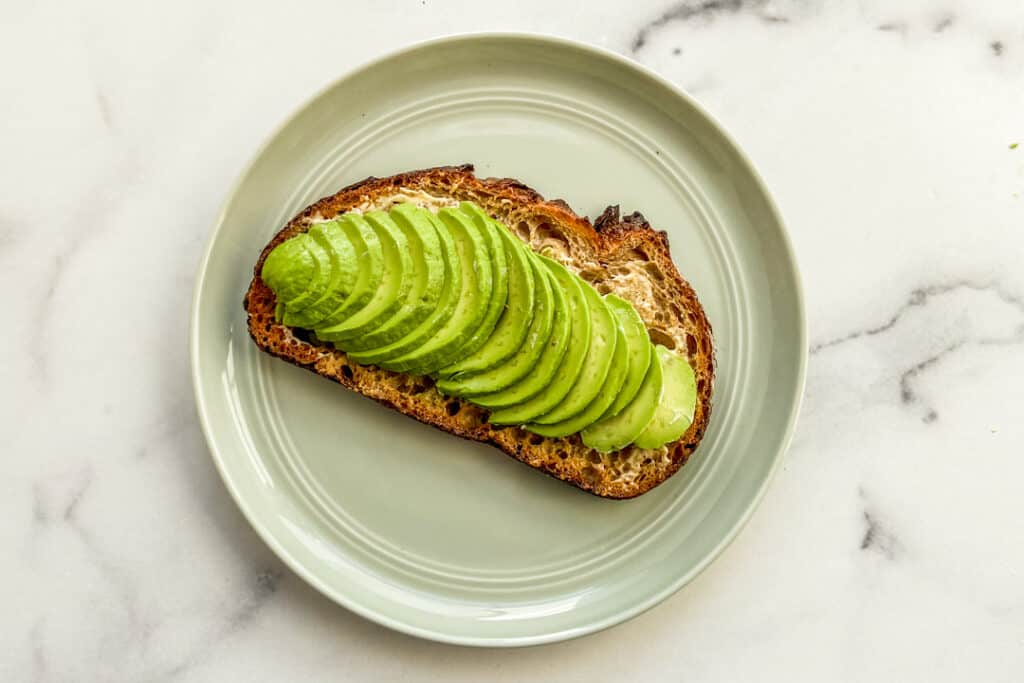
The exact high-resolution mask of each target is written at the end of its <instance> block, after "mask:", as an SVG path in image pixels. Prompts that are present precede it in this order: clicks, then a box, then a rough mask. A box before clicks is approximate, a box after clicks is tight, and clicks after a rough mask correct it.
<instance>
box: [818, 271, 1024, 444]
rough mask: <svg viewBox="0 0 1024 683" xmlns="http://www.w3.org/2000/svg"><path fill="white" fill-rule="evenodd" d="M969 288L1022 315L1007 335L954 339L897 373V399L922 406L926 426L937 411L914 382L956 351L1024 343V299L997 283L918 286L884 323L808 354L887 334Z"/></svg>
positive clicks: (965, 282)
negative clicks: (910, 317)
mask: <svg viewBox="0 0 1024 683" xmlns="http://www.w3.org/2000/svg"><path fill="white" fill-rule="evenodd" d="M963 289H968V290H972V291H976V292H987V293H990V294H992V295H993V296H995V297H997V298H998V299H999V300H1000V301H1002V302H1003V303H1006V304H1008V305H1010V306H1011V307H1012V308H1013V309H1015V310H1016V311H1017V312H1018V313H1019V314H1020V316H1021V322H1020V323H1018V325H1017V327H1016V329H1015V331H1014V332H1013V333H1011V334H1009V335H996V336H984V335H969V334H968V335H965V336H964V337H962V338H960V339H956V340H955V341H952V342H950V343H948V344H947V345H946V346H944V347H943V348H941V349H940V350H939V351H937V352H933V353H931V354H930V355H928V357H926V358H924V359H922V360H920V361H917V362H915V363H913V364H911V365H910V366H909V367H906V368H905V369H903V370H901V371H900V373H899V399H900V403H901V404H903V405H905V406H911V405H922V406H923V407H924V412H923V413H922V414H921V421H922V422H923V423H925V424H928V425H930V424H934V423H935V422H937V421H938V419H939V413H938V411H937V410H936V409H935V408H934V407H932V406H930V405H927V403H926V402H925V401H923V400H922V398H921V396H920V395H919V394H918V392H917V390H916V389H915V387H914V385H915V383H916V381H917V380H918V379H919V378H920V377H921V375H922V374H924V373H925V372H926V371H927V370H929V369H931V368H933V367H935V366H937V365H938V364H939V363H940V362H941V361H942V360H943V359H945V358H946V357H948V356H950V355H952V354H954V353H957V352H959V351H960V350H961V349H963V348H965V347H967V346H968V345H976V346H991V345H1000V346H1006V345H1012V344H1022V343H1024V299H1021V298H1020V297H1018V296H1016V295H1015V294H1013V293H1011V292H1009V291H1008V290H1006V289H1004V288H1003V287H1002V286H1001V285H1000V283H998V282H989V283H985V284H977V283H973V282H970V281H966V280H960V281H956V282H951V283H947V284H941V285H932V286H927V287H920V288H917V289H915V290H913V291H912V292H911V293H910V296H909V297H908V298H907V300H906V301H905V302H904V303H903V304H901V305H900V306H899V308H897V309H896V312H895V313H893V314H892V315H891V316H890V317H889V318H888V319H887V320H885V321H884V322H882V323H880V324H878V325H874V326H871V327H866V328H862V329H859V330H854V331H852V332H848V333H846V334H844V335H842V336H839V337H835V338H833V339H829V340H827V341H824V342H819V343H817V344H814V345H812V346H811V349H810V353H811V355H812V356H813V355H817V354H820V353H821V352H823V351H825V350H827V349H831V348H835V347H837V346H841V345H843V344H847V343H849V342H852V341H856V340H859V339H865V338H869V337H874V336H878V335H882V334H885V333H888V332H890V331H891V330H893V329H895V328H896V327H897V326H899V325H900V324H901V323H902V321H904V320H905V319H906V316H907V314H908V313H909V312H910V311H912V310H914V309H919V308H922V307H924V306H928V305H932V302H934V301H936V298H937V297H940V296H942V295H944V294H949V293H951V292H955V291H957V290H963Z"/></svg>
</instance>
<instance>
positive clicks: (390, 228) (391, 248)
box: [316, 211, 414, 349]
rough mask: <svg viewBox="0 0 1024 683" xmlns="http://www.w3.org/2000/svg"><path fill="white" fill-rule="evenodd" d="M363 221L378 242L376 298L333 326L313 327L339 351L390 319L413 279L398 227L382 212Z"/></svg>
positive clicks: (372, 214) (406, 247) (373, 212)
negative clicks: (348, 341) (379, 258)
mask: <svg viewBox="0 0 1024 683" xmlns="http://www.w3.org/2000/svg"><path fill="white" fill-rule="evenodd" d="M363 219H364V220H365V221H366V222H367V223H368V224H369V225H370V228H371V229H372V230H373V231H374V233H376V235H377V239H378V240H379V241H380V244H381V254H382V257H383V264H384V270H383V273H382V275H381V283H380V287H379V288H378V289H377V293H376V295H375V296H374V297H373V299H371V300H370V302H369V303H368V304H366V306H365V307H364V308H363V309H362V310H360V311H358V312H356V313H353V314H352V316H351V317H349V318H348V319H347V320H345V321H343V322H340V323H338V324H336V325H332V326H330V327H327V326H318V327H317V328H316V336H317V337H319V338H320V339H322V340H324V341H329V342H333V343H334V345H335V346H337V347H338V348H341V349H344V348H345V340H346V339H351V338H353V337H358V336H360V335H363V334H366V333H367V332H369V331H372V330H375V329H377V328H378V327H380V326H381V324H382V323H383V322H384V321H386V320H388V319H389V318H391V316H393V315H394V314H395V313H396V312H397V311H398V310H399V309H400V308H401V307H402V304H404V303H405V299H406V296H407V295H408V293H409V289H410V288H411V287H412V281H413V277H414V274H413V267H412V256H411V255H410V253H409V246H408V242H407V240H406V238H405V233H404V232H402V230H401V228H399V227H398V226H397V225H396V224H395V222H394V221H393V220H391V218H390V217H389V216H388V215H387V214H386V213H384V212H383V211H371V212H369V213H367V214H365V215H363Z"/></svg>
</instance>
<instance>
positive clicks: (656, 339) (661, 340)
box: [647, 327, 676, 351]
mask: <svg viewBox="0 0 1024 683" xmlns="http://www.w3.org/2000/svg"><path fill="white" fill-rule="evenodd" d="M647 333H648V334H649V335H650V337H651V342H652V343H654V344H661V345H662V346H664V347H665V348H666V349H668V350H669V351H671V350H673V349H675V348H676V340H675V339H673V338H672V337H671V336H670V335H668V334H667V333H666V332H664V331H663V330H659V329H658V328H656V327H653V328H651V329H650V330H648V331H647Z"/></svg>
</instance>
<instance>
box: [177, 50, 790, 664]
mask: <svg viewBox="0 0 1024 683" xmlns="http://www.w3.org/2000/svg"><path fill="white" fill-rule="evenodd" d="M463 162H470V163H473V164H475V165H476V170H477V174H478V175H481V176H508V177H513V178H518V179H520V180H522V181H523V182H525V183H527V184H528V185H530V186H532V187H534V188H536V189H537V190H539V191H540V192H541V193H542V194H544V195H545V196H547V197H549V198H554V197H561V198H564V199H565V200H566V201H567V202H568V203H569V204H570V205H571V206H572V207H573V209H575V210H576V211H577V213H580V214H585V215H589V216H592V217H595V216H597V215H598V214H600V213H601V211H602V210H603V209H604V208H605V206H606V205H608V204H619V205H621V206H622V208H623V210H624V211H627V212H628V211H632V210H634V209H639V210H642V212H643V213H644V215H645V216H646V217H647V218H648V219H649V220H650V222H651V223H652V224H653V225H654V226H656V227H657V228H659V229H662V230H666V231H667V232H668V235H669V239H670V241H671V246H672V253H673V256H674V257H675V260H676V263H677V264H678V265H679V269H680V271H681V272H682V273H683V275H684V276H685V277H686V278H687V279H689V280H690V282H691V283H692V284H693V285H694V287H695V289H696V290H697V292H698V294H699V296H700V298H701V300H702V301H703V303H704V306H705V308H706V309H707V314H708V317H709V318H710V320H711V323H712V325H713V327H714V330H715V340H716V348H717V357H718V374H717V379H716V386H715V393H714V410H713V411H712V416H711V424H710V427H709V429H708V432H707V436H706V437H705V439H704V442H703V443H702V444H701V446H700V448H699V449H698V450H697V452H696V454H695V455H694V457H693V458H692V459H691V461H690V462H689V463H688V464H687V465H686V466H685V467H684V468H683V470H682V471H681V472H680V473H678V474H677V475H676V476H674V477H673V478H671V479H670V480H669V481H667V482H666V483H665V484H663V485H661V486H660V487H658V488H656V489H654V490H653V491H651V492H650V493H648V494H646V495H643V496H641V497H639V498H636V499H634V500H630V501H612V500H605V499H601V498H596V497H594V496H591V495H588V494H586V493H583V492H581V491H579V490H577V489H575V488H573V487H571V486H568V485H566V484H563V483H561V482H559V481H556V480H554V479H551V478H549V477H547V476H546V475H544V474H541V473H540V472H537V471H535V470H532V469H530V468H529V467H526V466H525V465H522V464H520V463H518V462H516V461H515V460H513V459H511V458H508V457H506V456H505V455H503V454H502V453H501V452H499V451H498V450H496V449H494V448H491V447H488V446H484V445H481V444H476V443H470V442H467V441H462V440H460V439H457V438H455V437H452V436H449V435H447V434H444V433H442V432H440V431H437V430H435V429H432V428H430V427H427V426H424V425H422V424H419V423H418V422H416V421H414V420H411V419H409V418H406V417H403V416H402V415H399V414H398V413H395V412H392V411H390V410H387V409H385V408H383V407H381V406H378V405H377V404H375V403H373V402H372V401H369V400H367V399H364V398H362V397H360V396H357V395H355V394H354V393H351V392H348V391H346V390H344V389H342V388H341V387H339V386H338V385H337V384H335V383H333V382H329V381H326V380H324V379H321V378H319V377H316V376H315V375H313V374H311V373H309V372H307V371H304V370H301V369H298V368H296V367H293V366H291V365H289V364H287V363H285V362H282V361H279V360H275V359H273V358H271V357H270V356H267V355H265V354H263V353H261V352H259V351H257V349H256V347H255V346H254V345H253V344H252V342H251V341H250V340H249V337H248V335H247V333H246V325H245V316H244V314H243V311H242V305H241V302H242V295H243V293H244V292H245V289H246V286H247V285H248V282H249V279H250V277H251V274H252V265H253V263H254V262H255V260H256V257H257V255H258V254H259V252H260V249H261V248H262V247H263V245H264V244H265V243H266V242H267V240H268V239H269V238H270V236H271V235H272V234H273V233H274V232H276V231H277V230H278V229H279V228H280V226H281V225H283V224H284V223H285V222H286V220H287V219H288V218H290V217H291V216H292V215H294V214H296V213H298V212H299V211H300V210H301V209H302V208H303V207H305V206H306V205H307V204H309V203H311V202H313V201H314V200H316V199H318V198H319V197H322V196H324V195H329V194H332V193H334V192H335V191H336V190H338V189H339V188H341V187H342V186H344V185H348V184H350V183H352V182H355V181H357V180H360V179H362V178H365V177H367V176H370V175H376V176H387V175H391V174H393V173H396V172H399V171H405V170H410V169H417V168H423V167H428V166H437V165H442V164H458V163H463ZM806 353H807V348H806V338H805V329H804V319H803V308H802V303H801V295H800V288H799V282H798V277H797V272H796V267H795V264H794V260H793V254H792V251H791V249H790V246H789V243H788V241H787V238H786V234H785V232H784V230H783V226H782V224H781V221H780V219H779V216H778V213H777V212H776V210H775V208H774V206H773V204H772V201H771V199H770V198H769V196H768V193H767V191H766V189H765V187H764V185H763V184H762V182H761V180H760V179H759V178H758V176H757V174H756V172H755V171H754V170H753V169H752V167H751V165H750V162H749V161H748V160H747V159H746V158H745V157H744V156H743V154H742V153H741V152H740V150H739V149H738V147H737V145H736V144H735V143H734V142H733V141H732V139H731V138H730V137H729V136H728V135H727V134H726V133H724V132H723V130H722V128H721V126H719V125H718V124H717V123H716V122H715V121H714V120H713V119H712V118H711V117H710V116H709V115H708V114H707V113H705V112H704V111H703V110H702V109H701V108H700V107H699V106H698V105H697V104H696V103H694V102H693V100H691V99H690V98H689V97H688V96H686V95H685V94H683V93H682V92H680V91H679V90H677V89H675V88H674V87H673V86H672V85H670V84H669V83H667V82H666V81H664V80H662V79H661V78H659V77H658V76H656V75H654V74H653V73H651V72H649V71H646V70H644V69H643V68H642V67H639V66H637V65H636V64H633V63H632V62H629V61H627V60H626V59H623V58H621V57H618V56H616V55H614V54H612V53H609V52H605V51H602V50H598V49H596V48H592V47H587V46H584V45H579V44H575V43H570V42H567V41H564V40H560V39H553V38H546V37H539V36H528V35H493V34H488V35H469V36H460V37H454V38H447V39H443V40H438V41H433V42H430V43H425V44H421V45H417V46H414V47H411V48H408V49H405V50H403V51H401V52H398V53H395V54H392V55H390V56H388V57H385V58H383V59H381V60H379V61H376V62H374V63H372V64H370V65H369V66H365V67H363V68H360V69H359V70H357V71H355V72H354V73H351V74H349V75H348V76H345V77H344V78H342V79H341V80H339V81H337V82H336V83H334V84H333V85H331V86H330V87H328V88H327V89H326V90H324V91H323V92H322V93H320V94H319V95H318V96H316V97H315V98H314V99H313V100H312V101H310V102H309V103H307V104H306V105H305V106H303V107H302V108H301V109H300V110H299V111H298V112H297V113H296V114H295V115H294V116H292V118H291V119H289V120H288V121H287V122H286V123H285V124H284V125H283V126H282V127H281V128H280V129H279V130H278V131H277V132H276V133H274V135H273V136H272V137H271V139H270V140H269V141H268V142H267V143H266V144H265V145H264V147H263V148H262V149H261V150H260V151H259V152H258V153H257V154H256V157H255V159H254V160H253V161H252V163H251V164H250V166H249V167H248V169H247V170H246V171H245V172H244V173H243V175H242V177H241V179H240V180H239V181H238V184H237V186H236V187H235V189H234V191H233V192H232V194H231V196H230V197H229V198H228V200H227V203H226V204H225V206H224V209H223V212H222V213H221V215H220V217H219V219H218V220H217V224H216V226H215V227H214V230H213V235H212V237H211V238H210V244H209V247H208V250H207V252H206V255H205V258H204V259H203V262H202V264H201V267H200V270H199V276H198V281H197V283H196V293H195V304H194V310H193V317H192V336H191V354H192V364H193V375H194V381H195V391H196V401H197V403H198V408H199V414H200V419H201V420H202V423H203V428H204V430H205V432H206V437H207V440H208V442H209V445H210V451H211V453H212V454H213V457H214V460H215V461H216V463H217V467H218V468H219V469H220V472H221V475H222V476H223V477H224V481H225V483H226V484H227V487H228V489H229V490H230V491H231V494H232V495H233V496H234V497H235V500H236V501H237V502H238V505H239V507H241V509H242V511H243V512H244V513H245V515H246V516H247V517H248V519H249V521H250V522H251V523H252V525H253V526H254V527H255V528H256V530H257V531H258V532H259V534H260V535H261V536H262V537H263V539H264V540H265V541H266V542H267V543H268V544H269V545H270V546H271V547H272V548H273V549H274V551H275V552H277V554H278V555H279V556H280V557H281V558H282V559H283V560H284V561H285V562H286V563H287V564H288V565H289V566H290V567H291V568H292V569H293V570H294V571H295V572H296V573H298V574H299V575H301V576H302V577H303V578H304V579H305V580H307V581H309V583H311V584H312V585H314V586H315V587H316V588H318V589H319V590H320V591H322V592H323V593H324V594H325V595H327V596H329V597H330V598H332V599H333V600H335V601H337V602H338V603H340V604H342V605H344V606H345V607H347V608H349V609H351V610H353V611H355V612H357V613H359V614H361V615H363V616H365V617H368V618H370V619H373V620H374V621H377V622H379V623H381V624H385V625H387V626H390V627H393V628H396V629H398V630H401V631H404V632H406V633H410V634H414V635H417V636H422V637H425V638H431V639H435V640H440V641H446V642H452V643H461V644H468V645H488V646H511V645H527V644H535V643H543V642H550V641H556V640H561V639H565V638H571V637H574V636H579V635H582V634H585V633H589V632H592V631H596V630H598V629H601V628H605V627H607V626H610V625H612V624H615V623H618V622H621V621H623V620H625V619H627V618H629V617H631V616H634V615H636V614H638V613H640V612H642V611H643V610H645V609H647V608H649V607H651V606H652V605H654V604H656V603H657V602H658V601H660V600H662V599H664V598H665V597H667V596H668V595H671V594H672V593H673V592H674V591H676V590H677V589H679V588H680V587H681V586H683V585H684V584H685V583H687V582H688V581H690V580H691V579H692V578H693V577H694V576H695V575H696V574H697V573H698V572H699V571H700V570H701V569H702V568H704V567H705V566H707V565H708V563H709V562H711V561H712V560H713V559H714V558H715V556H717V555H718V554H719V553H720V552H721V551H722V549H723V548H724V547H725V546H726V544H727V543H728V542H729V541H730V540H731V539H732V538H733V537H734V536H735V535H736V533H737V532H738V530H739V529H740V527H741V526H742V524H743V523H744V521H745V520H746V519H747V517H748V516H749V515H750V513H751V511H752V510H753V508H754V506H755V504H756V503H757V501H758V499H759V498H760V497H761V494H762V493H763V491H764V489H765V486H766V485H767V482H768V480H769V478H770V476H771V473H772V471H773V470H774V469H775V467H776V465H777V464H778V462H779V459H780V458H781V456H782V454H783V451H784V450H785V448H786V445H787V442H788V440H789V437H790V433H791V431H792V429H793V424H794V421H795V419H796V414H797V410H798V404H799V401H800V396H801V393H802V389H803V381H804V366H805V361H806Z"/></svg>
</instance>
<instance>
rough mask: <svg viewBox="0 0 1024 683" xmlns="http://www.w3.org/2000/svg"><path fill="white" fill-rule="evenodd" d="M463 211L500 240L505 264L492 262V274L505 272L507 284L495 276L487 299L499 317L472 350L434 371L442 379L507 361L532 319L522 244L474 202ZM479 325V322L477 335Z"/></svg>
mask: <svg viewBox="0 0 1024 683" xmlns="http://www.w3.org/2000/svg"><path fill="white" fill-rule="evenodd" d="M465 210H466V211H467V212H469V211H472V212H473V214H474V215H475V216H476V219H477V223H478V224H481V223H486V224H488V225H490V226H491V231H492V232H493V233H494V234H495V236H496V237H497V238H498V239H499V240H500V241H501V242H502V244H503V246H504V256H505V257H506V263H505V264H496V265H497V266H500V267H496V268H495V273H498V274H500V275H504V274H505V272H506V271H507V273H508V274H507V283H505V284H504V285H502V284H501V283H498V280H499V279H501V280H505V278H504V277H500V278H495V283H496V285H495V288H494V292H495V296H492V299H491V301H492V302H494V303H493V304H492V305H495V313H496V314H497V315H499V316H500V317H499V318H498V321H497V324H496V325H495V327H494V330H493V332H492V333H491V334H490V335H489V336H488V337H487V338H486V341H485V342H484V343H483V344H481V345H480V347H479V348H478V349H477V350H476V352H475V353H471V354H469V355H467V356H465V357H463V358H462V359H461V360H459V361H456V362H455V363H453V364H452V365H449V366H447V367H445V368H441V369H440V370H438V372H437V374H438V375H439V376H440V377H443V378H446V379H458V378H460V377H463V376H467V375H473V374H477V373H479V372H481V371H484V370H489V369H490V368H493V367H495V366H496V365H498V364H499V363H502V362H503V361H505V360H507V359H508V358H509V357H511V356H512V354H514V353H515V352H516V351H517V350H518V349H519V347H520V346H522V343H523V340H524V339H525V338H526V335H527V333H528V332H529V330H530V323H531V322H532V321H533V309H534V302H535V297H534V288H535V285H534V281H533V269H532V268H531V267H530V257H529V256H528V255H527V254H526V246H525V245H524V244H523V243H522V242H520V241H519V240H518V239H517V238H515V237H513V236H512V233H510V232H509V231H508V229H506V228H505V227H504V226H502V225H499V224H498V223H497V222H495V221H494V220H493V219H492V218H490V217H489V216H487V214H485V213H483V211H481V210H480V209H479V208H478V207H476V206H475V205H473V204H468V205H467V206H466V209H465ZM494 253H495V254H497V252H494ZM483 327H484V326H483V325H481V330H480V331H478V334H480V332H481V331H482V329H483Z"/></svg>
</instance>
